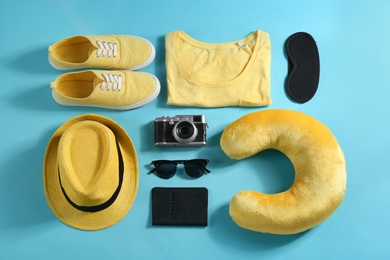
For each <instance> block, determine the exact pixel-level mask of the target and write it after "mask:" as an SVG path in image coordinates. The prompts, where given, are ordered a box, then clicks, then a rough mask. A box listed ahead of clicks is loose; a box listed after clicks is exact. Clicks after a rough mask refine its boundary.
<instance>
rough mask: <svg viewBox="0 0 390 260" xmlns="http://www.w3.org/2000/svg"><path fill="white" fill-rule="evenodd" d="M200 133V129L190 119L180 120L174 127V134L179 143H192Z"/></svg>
mask: <svg viewBox="0 0 390 260" xmlns="http://www.w3.org/2000/svg"><path fill="white" fill-rule="evenodd" d="M197 135H198V129H197V128H196V127H195V125H194V124H193V123H191V122H189V121H180V122H178V123H177V124H176V125H175V127H174V128H173V136H174V137H175V139H176V141H178V142H179V143H190V142H192V141H193V140H194V139H195V137H196V136H197Z"/></svg>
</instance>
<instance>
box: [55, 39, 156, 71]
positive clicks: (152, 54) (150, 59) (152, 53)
mask: <svg viewBox="0 0 390 260" xmlns="http://www.w3.org/2000/svg"><path fill="white" fill-rule="evenodd" d="M130 36H131V37H135V38H138V39H142V40H144V41H145V42H147V43H148V45H149V47H150V55H149V57H148V58H147V59H146V60H145V61H144V62H143V63H141V64H138V65H136V66H133V67H130V68H125V69H123V70H139V69H142V68H145V67H146V66H148V65H150V64H151V63H152V62H153V60H154V58H155V57H156V48H154V45H153V44H152V43H151V42H150V41H149V40H147V39H145V38H142V37H139V36H134V35H130ZM48 60H49V63H50V65H51V66H52V67H53V68H55V69H56V70H64V71H65V70H66V71H67V70H78V69H93V68H95V69H97V68H100V69H111V70H112V69H114V70H121V69H118V68H105V67H77V68H65V67H60V66H57V65H54V64H53V63H54V62H53V57H52V56H51V55H50V53H49V54H48Z"/></svg>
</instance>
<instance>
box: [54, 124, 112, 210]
mask: <svg viewBox="0 0 390 260" xmlns="http://www.w3.org/2000/svg"><path fill="white" fill-rule="evenodd" d="M58 164H59V178H60V181H61V186H62V188H63V190H64V192H65V193H66V195H67V196H68V197H69V199H70V200H71V201H72V202H74V203H75V204H76V205H79V206H96V205H100V204H102V203H105V202H106V201H107V200H108V199H109V198H110V197H111V196H112V195H113V193H114V192H115V190H116V188H117V187H118V183H119V177H118V176H119V174H118V167H119V166H118V152H117V147H116V140H115V136H114V133H113V132H112V131H111V129H109V128H108V127H106V126H105V125H103V124H101V123H98V122H94V121H82V122H78V123H75V124H74V125H72V126H70V127H69V128H68V129H66V131H65V132H64V133H63V135H62V137H61V139H60V142H59V145H58Z"/></svg>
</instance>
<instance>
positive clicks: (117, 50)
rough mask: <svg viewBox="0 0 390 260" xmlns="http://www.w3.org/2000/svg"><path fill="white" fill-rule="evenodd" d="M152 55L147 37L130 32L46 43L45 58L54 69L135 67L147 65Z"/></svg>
mask: <svg viewBox="0 0 390 260" xmlns="http://www.w3.org/2000/svg"><path fill="white" fill-rule="evenodd" d="M155 55H156V50H155V48H154V46H153V44H152V43H151V42H150V41H148V40H146V39H144V38H141V37H138V36H130V35H88V36H73V37H70V38H66V39H63V40H60V41H58V42H56V43H54V44H53V45H51V46H49V62H50V64H51V65H52V66H53V67H54V68H55V69H58V70H72V69H84V68H104V69H129V70H138V69H141V68H143V67H146V66H147V65H149V64H150V63H151V62H152V61H153V60H154V57H155Z"/></svg>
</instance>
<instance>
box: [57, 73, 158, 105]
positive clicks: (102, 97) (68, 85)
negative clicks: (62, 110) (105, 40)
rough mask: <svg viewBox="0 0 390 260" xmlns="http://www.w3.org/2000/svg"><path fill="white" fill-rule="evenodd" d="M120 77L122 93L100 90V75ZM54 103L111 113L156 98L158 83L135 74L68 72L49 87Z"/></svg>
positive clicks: (101, 82)
mask: <svg viewBox="0 0 390 260" xmlns="http://www.w3.org/2000/svg"><path fill="white" fill-rule="evenodd" d="M104 73H106V74H115V75H116V76H121V79H122V84H121V90H120V91H118V90H107V89H106V88H105V87H103V90H102V89H101V86H102V84H103V82H104V81H105V79H104V77H103V74H104ZM50 87H51V88H52V94H53V97H54V99H55V100H56V101H57V102H58V103H60V104H62V105H73V106H96V107H105V108H111V109H126V107H128V106H132V105H134V106H136V105H137V104H138V103H140V102H143V101H144V100H146V99H148V98H150V97H151V96H153V97H156V96H157V95H158V93H159V91H160V83H159V82H158V79H157V78H156V77H154V76H153V75H151V74H149V73H146V72H134V71H105V70H86V71H81V72H70V73H66V74H63V75H60V76H59V77H57V79H56V80H55V81H54V82H52V83H51V84H50Z"/></svg>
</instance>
